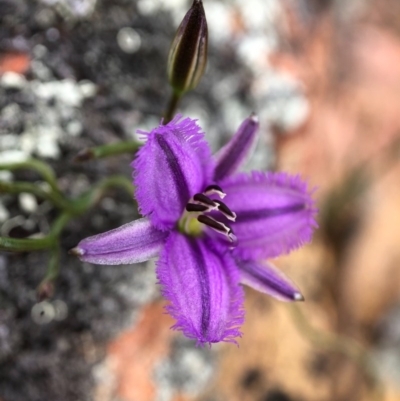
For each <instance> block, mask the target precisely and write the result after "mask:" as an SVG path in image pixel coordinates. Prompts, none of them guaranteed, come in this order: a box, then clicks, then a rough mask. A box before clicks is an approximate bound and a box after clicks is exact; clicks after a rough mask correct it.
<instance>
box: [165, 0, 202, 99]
mask: <svg viewBox="0 0 400 401" xmlns="http://www.w3.org/2000/svg"><path fill="white" fill-rule="evenodd" d="M207 42H208V31H207V20H206V15H205V13H204V8H203V2H202V0H194V1H193V4H192V7H191V8H190V10H189V11H188V12H187V13H186V15H185V17H184V18H183V21H182V22H181V24H180V26H179V28H178V30H177V32H176V35H175V38H174V41H173V42H172V45H171V49H170V51H169V57H168V79H169V82H170V84H171V86H172V88H173V89H174V91H175V92H176V93H179V94H180V93H183V92H187V91H189V90H191V89H193V88H195V87H196V86H197V84H198V83H199V81H200V78H201V77H202V75H203V72H204V69H205V67H206V63H207Z"/></svg>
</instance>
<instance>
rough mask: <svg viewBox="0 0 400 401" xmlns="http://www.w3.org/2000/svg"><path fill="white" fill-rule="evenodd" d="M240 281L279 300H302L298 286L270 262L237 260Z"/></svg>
mask: <svg viewBox="0 0 400 401" xmlns="http://www.w3.org/2000/svg"><path fill="white" fill-rule="evenodd" d="M237 265H238V267H239V269H240V276H241V280H240V281H241V283H242V284H246V285H248V286H249V287H252V288H254V289H255V290H257V291H260V292H263V293H264V294H268V295H271V296H272V297H274V298H277V299H279V300H281V301H287V302H291V301H304V297H303V295H301V292H300V291H299V290H298V288H297V287H296V286H295V285H294V284H293V283H292V282H291V281H290V280H289V279H288V278H287V277H286V276H285V275H284V274H283V273H282V272H281V271H280V270H278V269H277V268H276V267H274V266H273V265H271V264H270V263H266V262H265V263H260V262H253V261H239V262H237Z"/></svg>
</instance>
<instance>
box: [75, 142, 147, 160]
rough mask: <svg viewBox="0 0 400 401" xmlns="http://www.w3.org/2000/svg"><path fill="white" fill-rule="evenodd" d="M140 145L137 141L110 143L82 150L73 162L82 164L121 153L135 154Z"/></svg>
mask: <svg viewBox="0 0 400 401" xmlns="http://www.w3.org/2000/svg"><path fill="white" fill-rule="evenodd" d="M141 145H142V144H141V143H140V142H138V141H122V142H116V143H110V144H108V145H102V146H97V147H95V148H88V149H83V150H82V151H81V152H79V153H78V154H77V156H76V157H75V159H74V160H75V161H77V162H83V161H87V160H92V159H101V158H103V157H109V156H116V155H120V154H123V153H135V152H137V150H138V149H139V148H140V146H141Z"/></svg>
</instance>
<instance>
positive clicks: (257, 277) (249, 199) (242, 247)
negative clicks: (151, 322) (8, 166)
mask: <svg viewBox="0 0 400 401" xmlns="http://www.w3.org/2000/svg"><path fill="white" fill-rule="evenodd" d="M258 125H259V124H258V119H257V118H256V117H255V116H254V115H252V116H250V117H249V118H247V119H246V120H245V121H244V122H243V123H242V125H241V126H240V127H239V130H238V132H237V133H236V134H235V135H234V137H233V138H232V139H231V141H230V142H229V143H228V144H227V145H225V146H224V147H223V148H222V149H221V150H220V151H219V152H218V154H217V155H216V157H215V158H213V157H212V156H211V152H210V149H209V147H208V144H207V143H206V142H205V140H204V134H203V132H202V131H201V128H200V127H199V126H198V125H197V123H196V121H195V120H192V119H190V118H185V119H182V117H181V116H177V117H175V119H174V120H173V121H171V122H170V123H168V124H167V125H160V126H159V127H157V128H155V129H154V130H153V131H151V132H149V133H145V132H142V134H144V135H145V136H146V137H147V142H146V143H145V144H144V145H143V147H142V148H141V149H140V151H139V152H138V154H137V157H136V159H135V160H134V162H133V163H132V166H133V168H134V176H133V178H134V185H135V188H136V199H137V201H138V204H139V208H140V212H141V213H142V214H143V215H144V216H145V217H144V218H141V219H139V220H135V221H133V222H131V223H129V224H125V225H123V226H122V227H119V228H117V229H115V230H111V231H108V232H106V233H103V234H99V235H95V236H93V237H89V238H86V239H84V240H83V241H81V242H80V243H79V244H78V246H77V247H76V248H74V250H73V252H74V253H75V254H77V255H78V256H79V257H80V259H81V260H83V261H85V262H90V263H97V264H108V265H113V264H128V263H138V262H143V261H145V260H148V259H150V258H152V257H155V256H159V260H158V263H157V276H158V279H159V282H160V284H161V285H162V291H163V295H164V296H165V297H166V298H167V299H168V300H169V305H168V306H167V310H168V312H169V313H170V314H171V315H172V316H173V317H174V318H175V319H176V324H175V326H174V328H176V329H179V330H182V331H183V333H184V334H185V335H186V336H187V337H190V338H194V339H196V340H197V342H198V343H199V344H204V343H214V342H219V341H230V342H235V338H236V337H238V336H240V335H241V333H240V326H241V324H242V323H243V320H244V311H243V289H242V287H241V286H240V285H239V284H240V283H242V284H246V285H249V286H251V287H253V288H255V289H256V290H258V291H261V292H264V293H267V294H269V295H272V296H274V297H276V298H278V299H281V300H284V301H299V300H303V296H302V295H301V294H300V292H299V291H298V289H297V288H296V286H295V285H294V284H293V283H291V282H290V281H289V280H288V279H287V278H286V277H285V276H284V275H283V274H282V273H281V272H279V270H277V269H276V268H275V267H273V266H272V265H270V264H268V263H266V262H263V260H265V259H266V258H269V257H276V256H278V255H282V254H285V253H288V252H290V251H291V250H293V249H295V248H298V247H299V246H301V245H302V244H304V243H306V242H309V241H310V240H311V236H312V231H313V228H314V227H316V223H315V220H314V216H315V214H316V209H315V207H314V201H313V200H312V198H311V196H310V192H309V191H308V190H307V187H306V184H305V183H304V182H302V181H301V179H300V178H299V177H297V176H289V175H288V174H285V173H267V172H252V173H249V174H244V173H240V174H236V172H237V170H238V168H239V167H240V166H241V165H242V164H243V162H244V160H245V158H246V157H247V156H248V154H249V153H250V150H251V149H252V148H253V147H254V146H253V145H254V143H255V141H256V139H257V131H258ZM222 199H223V201H222Z"/></svg>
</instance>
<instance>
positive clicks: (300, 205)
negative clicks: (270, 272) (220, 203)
mask: <svg viewBox="0 0 400 401" xmlns="http://www.w3.org/2000/svg"><path fill="white" fill-rule="evenodd" d="M220 185H221V187H222V188H223V189H224V191H225V192H226V194H227V195H226V197H225V198H224V202H225V203H226V204H227V205H228V206H229V208H230V209H231V210H234V211H235V213H236V215H237V218H236V221H235V223H232V224H231V227H232V229H233V232H234V233H235V235H236V237H237V247H236V248H235V250H234V254H235V256H237V257H239V258H241V259H245V260H250V259H251V260H257V259H263V258H268V257H276V256H279V255H282V254H285V253H289V252H290V251H292V250H293V249H296V248H298V247H300V246H301V245H303V244H305V243H307V242H309V241H310V240H311V237H312V233H313V231H314V228H315V227H317V224H316V222H315V219H314V217H315V214H316V212H317V209H316V208H315V205H314V200H313V199H312V197H311V191H309V190H308V188H307V185H306V183H305V182H303V181H302V180H301V179H300V177H299V176H290V175H288V174H286V173H263V172H252V173H251V174H239V175H235V176H234V177H231V178H228V179H227V180H225V181H224V182H222V183H220Z"/></svg>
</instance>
